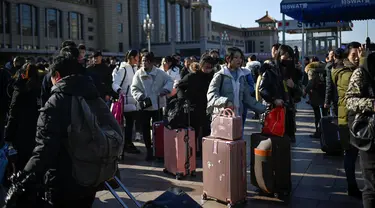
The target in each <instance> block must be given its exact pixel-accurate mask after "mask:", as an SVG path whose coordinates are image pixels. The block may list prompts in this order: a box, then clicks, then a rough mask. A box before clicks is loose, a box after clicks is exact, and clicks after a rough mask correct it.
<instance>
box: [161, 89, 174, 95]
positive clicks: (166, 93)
mask: <svg viewBox="0 0 375 208" xmlns="http://www.w3.org/2000/svg"><path fill="white" fill-rule="evenodd" d="M169 93H171V92H170V91H169V90H167V89H163V90H162V91H161V92H160V96H165V95H168V94H169Z"/></svg>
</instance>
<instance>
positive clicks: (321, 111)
mask: <svg viewBox="0 0 375 208" xmlns="http://www.w3.org/2000/svg"><path fill="white" fill-rule="evenodd" d="M323 109H324V106H322V105H321V106H319V111H320V117H321V118H323ZM329 113H330V115H331V116H334V115H333V111H332V108H329Z"/></svg>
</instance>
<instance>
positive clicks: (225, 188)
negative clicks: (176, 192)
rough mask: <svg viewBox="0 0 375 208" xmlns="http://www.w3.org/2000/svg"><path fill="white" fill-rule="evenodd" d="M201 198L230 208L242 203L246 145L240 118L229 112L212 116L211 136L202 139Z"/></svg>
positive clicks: (244, 189) (243, 200)
mask: <svg viewBox="0 0 375 208" xmlns="http://www.w3.org/2000/svg"><path fill="white" fill-rule="evenodd" d="M202 150H203V153H202V154H203V158H202V159H203V162H202V164H203V195H202V199H204V200H206V199H207V198H213V199H216V200H218V201H221V202H225V203H227V204H228V207H232V206H234V205H236V204H238V203H246V198H247V179H246V177H247V174H246V142H245V141H244V140H242V118H241V117H240V116H237V115H235V114H234V112H233V111H232V110H231V109H224V110H223V111H222V112H221V113H220V114H218V115H214V116H213V118H212V124H211V136H209V137H204V138H203V145H202Z"/></svg>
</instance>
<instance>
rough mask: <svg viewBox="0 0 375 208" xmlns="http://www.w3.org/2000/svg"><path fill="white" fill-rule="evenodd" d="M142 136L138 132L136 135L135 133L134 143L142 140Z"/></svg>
mask: <svg viewBox="0 0 375 208" xmlns="http://www.w3.org/2000/svg"><path fill="white" fill-rule="evenodd" d="M142 137H143V136H142V134H141V133H139V132H137V133H135V141H137V142H138V141H141V140H142Z"/></svg>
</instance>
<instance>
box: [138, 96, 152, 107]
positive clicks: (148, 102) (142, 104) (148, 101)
mask: <svg viewBox="0 0 375 208" xmlns="http://www.w3.org/2000/svg"><path fill="white" fill-rule="evenodd" d="M139 106H140V107H141V109H142V110H144V109H146V108H149V107H151V106H152V101H151V98H149V97H147V98H146V99H144V100H142V101H139Z"/></svg>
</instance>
